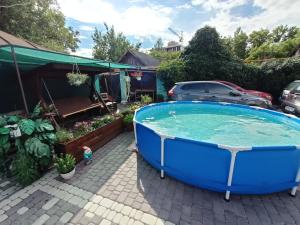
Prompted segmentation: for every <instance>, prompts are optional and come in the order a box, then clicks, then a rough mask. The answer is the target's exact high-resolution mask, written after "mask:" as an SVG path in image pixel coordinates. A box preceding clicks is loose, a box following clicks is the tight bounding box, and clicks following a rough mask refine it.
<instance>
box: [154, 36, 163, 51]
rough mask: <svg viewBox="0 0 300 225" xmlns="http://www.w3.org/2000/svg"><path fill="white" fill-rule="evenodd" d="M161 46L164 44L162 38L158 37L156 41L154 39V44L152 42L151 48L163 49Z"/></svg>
mask: <svg viewBox="0 0 300 225" xmlns="http://www.w3.org/2000/svg"><path fill="white" fill-rule="evenodd" d="M163 46H164V44H163V41H162V39H161V38H158V39H157V41H156V42H155V44H154V47H153V49H155V50H162V49H163Z"/></svg>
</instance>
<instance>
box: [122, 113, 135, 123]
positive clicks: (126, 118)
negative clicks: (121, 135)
mask: <svg viewBox="0 0 300 225" xmlns="http://www.w3.org/2000/svg"><path fill="white" fill-rule="evenodd" d="M133 117H134V115H133V114H127V115H126V116H124V118H123V122H124V123H125V124H126V125H127V124H131V123H132V122H133Z"/></svg>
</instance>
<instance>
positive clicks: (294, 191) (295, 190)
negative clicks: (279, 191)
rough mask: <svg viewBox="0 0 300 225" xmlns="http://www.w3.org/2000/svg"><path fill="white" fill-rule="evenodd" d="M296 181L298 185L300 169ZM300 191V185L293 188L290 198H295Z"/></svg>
mask: <svg viewBox="0 0 300 225" xmlns="http://www.w3.org/2000/svg"><path fill="white" fill-rule="evenodd" d="M295 181H296V182H297V183H298V182H299V181H300V168H299V169H298V172H297V175H296V179H295ZM297 189H298V185H297V186H295V187H293V188H292V190H291V193H290V196H292V197H295V196H296V192H297Z"/></svg>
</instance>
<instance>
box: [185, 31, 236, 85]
mask: <svg viewBox="0 0 300 225" xmlns="http://www.w3.org/2000/svg"><path fill="white" fill-rule="evenodd" d="M182 59H183V61H184V62H185V65H186V70H187V74H188V79H190V80H205V79H207V80H214V79H222V78H224V77H225V78H226V79H230V77H231V76H233V75H234V74H235V73H236V71H237V69H236V67H239V66H240V65H239V64H240V62H238V61H237V60H235V59H234V58H233V56H232V54H231V53H230V52H229V51H228V48H227V47H226V46H225V45H224V42H223V41H222V40H221V38H220V37H219V34H218V33H217V31H216V29H215V28H212V27H209V26H205V27H203V28H201V29H199V30H198V31H197V32H196V34H195V36H194V37H193V38H192V40H191V41H190V43H189V45H188V46H187V47H186V48H185V50H184V52H183V54H182Z"/></svg>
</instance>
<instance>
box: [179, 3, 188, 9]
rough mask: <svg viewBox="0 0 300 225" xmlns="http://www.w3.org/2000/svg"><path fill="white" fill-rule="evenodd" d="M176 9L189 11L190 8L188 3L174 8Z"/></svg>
mask: <svg viewBox="0 0 300 225" xmlns="http://www.w3.org/2000/svg"><path fill="white" fill-rule="evenodd" d="M176 8H177V9H190V8H192V6H191V5H190V4H188V3H185V4H182V5H178V6H176Z"/></svg>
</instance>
